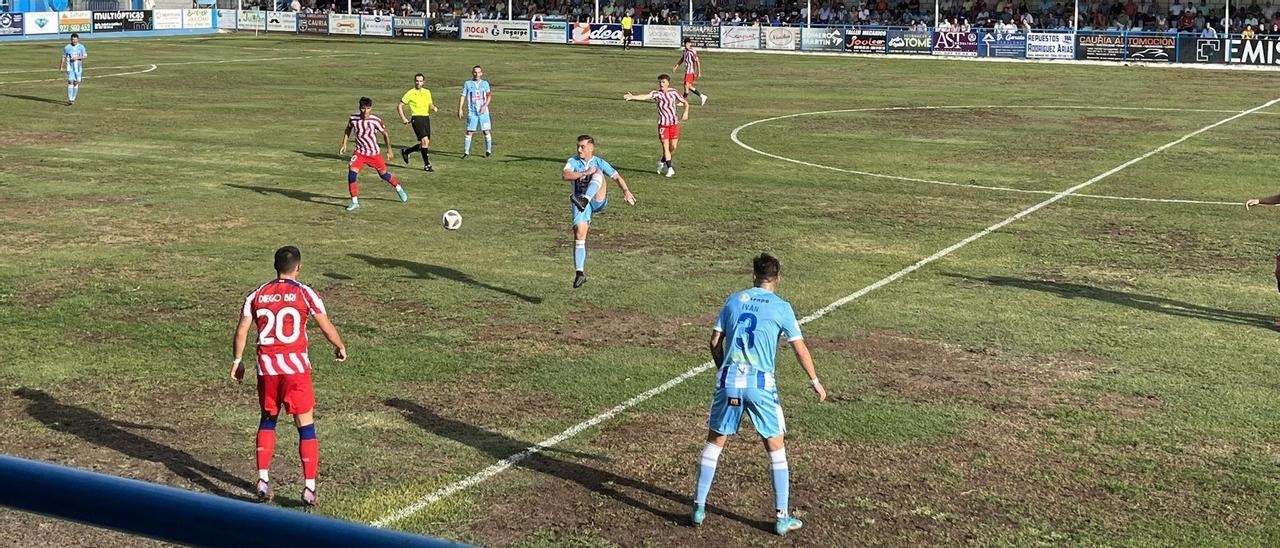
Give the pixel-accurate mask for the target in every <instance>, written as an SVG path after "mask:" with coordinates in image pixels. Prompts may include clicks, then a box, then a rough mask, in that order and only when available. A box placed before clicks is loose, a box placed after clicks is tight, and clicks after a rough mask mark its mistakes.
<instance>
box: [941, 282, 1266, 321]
mask: <svg viewBox="0 0 1280 548" xmlns="http://www.w3.org/2000/svg"><path fill="white" fill-rule="evenodd" d="M944 275H945V276H949V277H952V278H960V279H962V280H967V281H971V282H978V283H984V284H989V285H995V286H1000V287H1012V288H1016V289H1025V290H1030V291H1040V292H1043V293H1052V294H1054V295H1057V296H1059V297H1062V298H1064V299H1090V300H1095V301H1101V302H1106V303H1111V304H1116V305H1120V306H1127V307H1129V308H1134V309H1138V310H1143V311H1146V312H1154V313H1158V314H1164V315H1166V316H1174V317H1178V318H1191V319H1196V320H1207V321H1212V322H1221V323H1228V324H1234V325H1245V326H1250V327H1260V328H1263V329H1275V324H1274V323H1273V319H1274V318H1272V317H1271V316H1266V315H1262V314H1254V313H1252V312H1237V311H1234V310H1226V309H1222V308H1212V307H1208V306H1201V305H1198V304H1192V303H1189V302H1186V301H1179V300H1176V299H1170V298H1167V297H1159V296H1156V295H1144V294H1142V293H1132V292H1126V291H1116V290H1114V289H1103V288H1100V287H1094V286H1091V285H1083V284H1075V283H1070V282H1059V281H1054V280H1033V279H1025V278H1014V277H1009V276H988V277H985V278H975V277H971V276H965V275H963V274H954V273H947V274H944Z"/></svg>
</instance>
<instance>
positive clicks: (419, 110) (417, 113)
mask: <svg viewBox="0 0 1280 548" xmlns="http://www.w3.org/2000/svg"><path fill="white" fill-rule="evenodd" d="M405 105H409V116H411V117H412V121H410V119H409V118H406V117H405V115H404V106H405ZM396 108H397V109H398V110H399V111H400V120H402V121H404V123H405V124H406V125H407V124H413V134H414V135H417V136H418V144H416V145H413V146H411V147H409V148H402V149H400V156H401V157H402V158H404V163H405V164H408V163H409V155H410V154H413V153H415V152H421V153H422V170H423V171H435V170H434V169H431V157H430V156H429V155H430V153H431V150H430V148H429V147H430V146H431V113H432V112H435V111H437V110H440V109H438V108H436V105H435V103H432V102H431V90H429V89H427V79H426V77H425V76H423V75H422V73H418V74H415V75H413V89H411V90H409V91H406V92H404V97H401V98H400V105H399V106H397V107H396Z"/></svg>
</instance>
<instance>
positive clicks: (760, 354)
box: [692, 253, 827, 535]
mask: <svg viewBox="0 0 1280 548" xmlns="http://www.w3.org/2000/svg"><path fill="white" fill-rule="evenodd" d="M752 271H753V274H754V280H755V287H752V288H751V289H747V290H743V291H739V292H737V293H734V294H733V295H730V296H729V298H728V299H726V300H725V303H724V308H722V309H721V310H720V316H719V318H717V319H716V326H715V329H714V331H712V332H711V359H713V360H715V363H716V364H717V365H718V366H719V367H720V369H719V370H718V372H717V373H716V393H715V396H714V397H713V398H712V400H711V417H710V419H708V421H707V427H708V431H707V444H706V445H705V446H704V447H703V448H702V458H701V461H700V465H699V467H698V490H697V493H696V494H695V496H694V499H693V518H692V521H693V525H694V526H697V525H701V524H702V520H704V519H706V517H707V511H706V503H707V492H709V491H710V490H711V480H712V478H714V477H715V474H716V462H717V461H719V459H720V451H721V450H722V449H724V443H725V441H726V440H727V439H728V437H729V436H731V435H733V434H736V433H737V432H738V425H739V424H740V423H741V422H742V414H743V413H746V414H747V415H749V416H750V417H751V424H753V425H755V427H756V431H757V432H759V433H760V437H762V438H764V445H765V450H766V451H768V453H769V461H770V463H771V466H770V469H771V473H772V476H773V498H774V503H775V504H774V506H775V507H776V508H777V522H776V523H775V524H774V530H775V531H776V532H777V533H778V534H779V535H785V534H787V532H788V531H794V530H796V529H799V528H800V527H801V525H803V524H802V523H801V522H800V520H798V519H795V518H793V517H791V516H790V514H789V512H788V508H789V506H788V504H789V503H788V500H787V499H788V497H789V496H790V489H791V486H790V484H791V472H790V470H789V469H788V468H787V451H786V449H785V448H784V447H783V443H782V437H783V434H784V433H786V430H787V427H786V421H785V420H784V419H783V417H782V404H781V402H780V401H779V400H778V385H777V382H776V381H775V380H774V355H775V354H776V353H777V350H778V335H779V334H782V335H786V337H787V342H789V343H791V347H792V348H793V349H795V352H796V359H797V360H798V361H799V362H800V367H803V368H804V372H805V373H807V374H808V375H809V382H810V384H812V385H813V390H814V392H817V393H818V401H826V399H827V391H826V389H824V388H823V387H822V383H820V382H818V374H817V372H815V371H814V369H813V359H812V358H810V357H809V348H808V347H807V346H805V344H804V337H803V336H801V335H800V323H799V322H797V321H796V313H795V311H793V310H792V309H791V303H788V302H787V301H785V300H783V299H782V297H779V296H777V295H775V294H774V293H773V290H774V288H775V287H777V285H778V281H779V280H780V279H782V264H781V263H780V262H778V259H777V258H774V257H773V256H771V255H769V254H768V253H762V254H760V256H759V257H756V258H755V259H754V260H753V261H752Z"/></svg>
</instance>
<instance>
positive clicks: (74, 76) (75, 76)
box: [67, 69, 84, 82]
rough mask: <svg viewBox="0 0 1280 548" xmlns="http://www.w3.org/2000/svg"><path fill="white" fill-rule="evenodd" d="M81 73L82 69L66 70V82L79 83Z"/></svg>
mask: <svg viewBox="0 0 1280 548" xmlns="http://www.w3.org/2000/svg"><path fill="white" fill-rule="evenodd" d="M83 73H84V69H74V70H68V71H67V81H68V82H79V81H80V77H81V76H83Z"/></svg>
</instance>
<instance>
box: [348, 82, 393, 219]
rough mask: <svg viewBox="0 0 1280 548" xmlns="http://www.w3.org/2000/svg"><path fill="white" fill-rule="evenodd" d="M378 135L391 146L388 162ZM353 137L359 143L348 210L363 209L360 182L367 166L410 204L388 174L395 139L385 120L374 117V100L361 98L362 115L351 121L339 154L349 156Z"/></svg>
mask: <svg viewBox="0 0 1280 548" xmlns="http://www.w3.org/2000/svg"><path fill="white" fill-rule="evenodd" d="M378 134H382V142H383V144H385V145H387V158H386V160H383V158H382V153H381V151H380V150H379V149H378ZM353 135H354V136H355V139H356V153H355V155H354V156H352V157H351V163H350V164H349V165H348V170H347V190H348V191H350V192H351V205H349V206H347V211H355V210H356V209H359V208H360V184H359V183H357V182H356V180H357V179H358V178H359V177H360V170H361V169H364V166H366V165H367V166H369V167H371V168H373V169H374V170H376V171H377V172H378V176H379V177H382V180H383V181H386V182H387V183H390V184H391V188H394V189H396V194H398V195H399V196H400V201H401V202H407V201H409V195H408V194H405V192H404V189H403V188H400V183H399V182H397V181H396V176H395V175H392V174H391V172H390V171H387V160H390V159H391V154H392V152H391V151H392V150H394V149H392V148H391V136H390V135H387V126H385V125H383V124H382V119H381V118H378V117H377V116H374V115H373V99H370V98H368V97H361V98H360V112H359V113H358V114H352V115H351V116H350V117H349V118H347V130H346V131H345V132H343V134H342V147H341V148H339V149H338V154H342V155H346V153H347V142H348V140H350V139H351V137H352V136H353Z"/></svg>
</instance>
